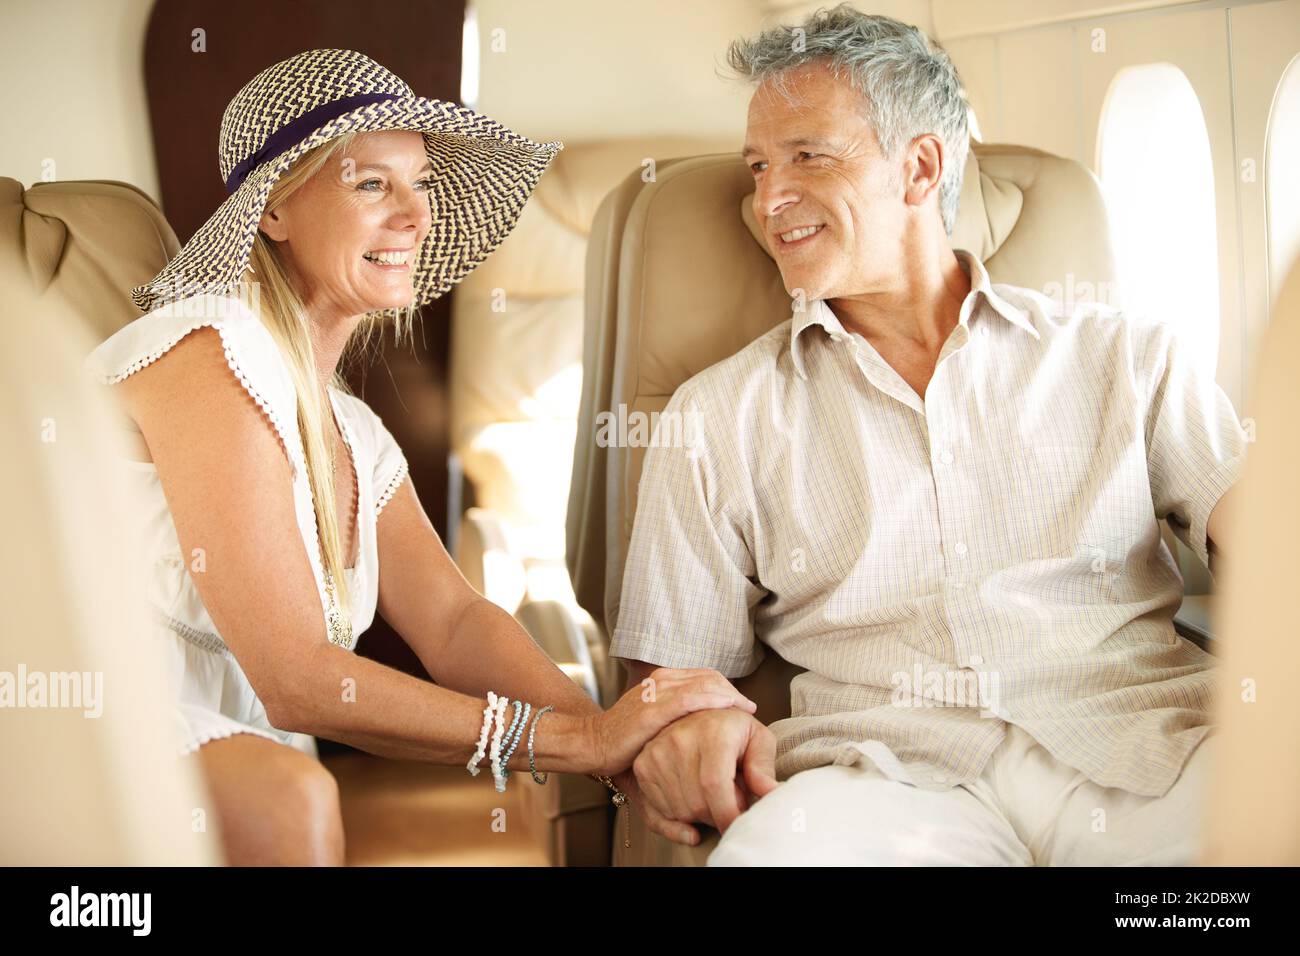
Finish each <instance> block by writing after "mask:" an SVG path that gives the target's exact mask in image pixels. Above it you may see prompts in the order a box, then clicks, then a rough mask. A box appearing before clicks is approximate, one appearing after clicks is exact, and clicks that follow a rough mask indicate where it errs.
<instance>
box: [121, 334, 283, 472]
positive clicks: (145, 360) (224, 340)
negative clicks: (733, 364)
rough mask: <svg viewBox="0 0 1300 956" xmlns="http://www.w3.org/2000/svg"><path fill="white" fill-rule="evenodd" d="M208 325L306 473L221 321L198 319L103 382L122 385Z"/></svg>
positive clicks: (250, 393)
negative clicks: (188, 336)
mask: <svg viewBox="0 0 1300 956" xmlns="http://www.w3.org/2000/svg"><path fill="white" fill-rule="evenodd" d="M206 325H210V326H212V327H213V328H214V329H216V330H217V334H218V335H220V336H221V344H222V347H223V350H224V351H225V354H226V364H227V365H229V366H230V371H232V372H233V373H234V374H235V377H236V378H237V379H239V384H240V385H242V386H243V387H244V390H245V391H246V392H248V394H249V395H251V396H252V398H253V401H255V402H257V405H258V407H259V408H261V409H262V412H263V414H265V415H266V418H267V420H268V421H269V422H270V423H271V427H272V428H274V429H275V434H276V436H277V437H278V438H279V439H280V445H281V447H283V448H284V453H285V455H286V456H287V457H288V459H289V467H291V468H293V469H294V475H295V476H297V475H299V474H305V473H306V469H305V468H302V470H301V471H300V470H299V469H300V468H301V466H300V464H299V457H300V455H301V453H300V452H299V453H298V454H295V450H296V449H295V447H294V445H293V443H291V442H290V441H289V434H288V431H287V429H286V426H285V425H284V423H283V422H281V421H280V416H279V415H277V414H276V411H275V408H274V407H273V406H272V405H271V404H270V403H269V402H268V401H267V400H266V398H265V397H264V396H263V395H262V393H261V392H259V391H258V390H257V388H256V387H254V385H253V383H252V382H251V381H249V379H248V376H247V375H245V374H244V370H243V369H242V368H241V367H240V364H239V360H238V359H237V358H236V357H235V353H234V350H233V349H232V348H231V343H230V338H229V337H228V336H227V330H226V327H225V325H224V324H223V323H222V322H221V321H220V320H219V319H214V318H210V317H209V318H200V319H197V320H196V321H195V322H194V323H193V324H192V325H190V326H189V327H188V328H186V329H183V330H181V331H180V332H178V333H177V334H176V335H174V336H173V337H172V339H171V340H170V341H169V342H167V343H166V344H165V345H163V346H162V347H160V348H156V349H154V350H153V351H152V352H149V353H148V354H146V355H142V356H141V357H139V358H137V359H135V360H134V361H133V362H131V363H130V364H129V365H127V367H126V369H125V370H124V371H121V372H119V373H117V374H116V375H102V376H100V381H101V382H103V384H105V385H116V384H117V383H118V382H121V381H124V380H125V379H127V378H130V377H131V376H132V375H134V374H135V373H136V372H138V371H140V370H141V369H142V368H145V367H146V366H148V365H152V364H153V363H154V362H156V361H158V359H160V358H162V357H163V356H164V355H166V354H167V353H168V352H169V351H171V349H173V348H174V347H175V346H176V343H177V342H179V341H180V340H181V339H183V338H185V336H187V335H189V334H190V333H191V332H193V331H194V330H195V329H200V328H203V327H204V326H206Z"/></svg>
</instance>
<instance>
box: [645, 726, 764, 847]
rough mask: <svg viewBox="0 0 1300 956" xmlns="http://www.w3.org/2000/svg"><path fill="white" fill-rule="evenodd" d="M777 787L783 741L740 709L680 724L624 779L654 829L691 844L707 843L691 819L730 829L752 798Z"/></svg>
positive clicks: (652, 745)
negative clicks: (778, 743) (778, 757)
mask: <svg viewBox="0 0 1300 956" xmlns="http://www.w3.org/2000/svg"><path fill="white" fill-rule="evenodd" d="M631 777H635V781H636V786H631V781H630V780H629V779H628V778H631ZM742 784H743V786H742ZM776 785H777V780H776V738H775V736H773V734H772V732H771V731H770V730H768V729H767V727H765V726H764V725H763V724H762V723H760V722H759V721H758V720H757V719H756V718H754V717H753V716H752V713H751V712H749V711H746V710H742V709H739V708H734V707H733V708H730V709H726V710H708V711H702V712H699V713H694V714H691V715H690V716H688V717H683V718H682V719H681V720H678V721H676V722H675V723H673V724H672V725H671V726H669V727H667V728H666V729H664V730H663V731H662V732H661V733H660V734H659V735H658V736H657V737H655V738H654V739H653V740H651V741H650V742H649V743H647V744H646V745H645V747H644V748H643V749H642V751H641V753H640V755H639V756H638V757H637V758H636V760H635V762H634V763H633V764H632V773H631V774H624V775H623V776H622V777H621V778H620V779H619V786H620V788H622V789H623V790H624V792H625V793H627V794H628V797H629V798H630V799H631V800H632V801H633V803H634V804H635V805H636V806H637V808H638V809H639V810H640V812H641V816H642V817H643V818H644V819H645V821H646V825H647V826H648V827H649V828H650V829H651V830H653V831H654V832H655V833H658V834H660V835H661V836H664V837H666V838H668V839H669V840H672V841H673V842H674V843H681V844H684V845H686V846H694V845H695V844H697V843H698V842H699V841H700V834H699V831H698V830H696V829H695V827H693V826H690V822H691V821H696V822H699V823H704V824H707V825H709V826H712V827H715V828H716V829H718V830H721V831H723V832H725V831H726V829H727V828H728V827H729V826H731V824H732V823H733V822H734V821H735V819H736V817H738V816H740V814H741V813H743V812H744V811H745V810H746V809H747V808H748V805H749V799H750V798H754V799H757V798H760V797H762V796H764V795H765V794H768V793H770V792H771V791H772V790H773V789H775V787H776Z"/></svg>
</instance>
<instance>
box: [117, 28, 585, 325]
mask: <svg viewBox="0 0 1300 956" xmlns="http://www.w3.org/2000/svg"><path fill="white" fill-rule="evenodd" d="M403 129H407V130H418V131H419V132H421V133H423V134H424V143H425V152H426V153H427V154H428V156H429V159H430V160H431V161H432V163H433V169H434V171H433V177H432V178H433V187H432V189H430V190H429V204H430V206H431V209H432V213H433V225H432V228H431V229H430V230H429V234H428V236H427V237H426V238H425V240H424V245H423V246H421V247H420V251H419V255H418V257H417V259H416V260H415V262H414V263H413V266H412V268H413V270H414V271H413V275H412V287H413V288H414V290H415V297H414V299H413V300H412V302H411V306H412V307H418V306H420V305H423V304H424V303H426V302H429V301H430V300H432V299H435V298H437V297H438V296H439V295H441V294H442V293H444V292H446V291H447V290H448V289H450V288H451V287H452V286H453V285H455V284H456V283H457V282H459V281H460V280H461V279H463V278H464V277H465V276H466V275H468V274H469V273H470V272H471V271H472V270H473V269H474V267H475V266H477V265H478V264H479V263H480V262H482V261H483V260H484V259H485V258H487V256H488V255H489V254H490V253H491V252H492V250H494V249H495V248H496V247H497V246H498V245H500V243H501V241H502V240H503V239H504V238H505V237H506V236H507V235H509V233H510V230H511V229H513V228H514V225H515V221H516V220H517V219H518V217H519V213H520V211H521V210H522V209H523V206H524V203H525V202H526V201H527V200H528V196H529V195H530V194H531V192H532V190H533V187H534V186H536V185H537V181H538V179H539V178H540V177H541V175H542V172H543V171H544V170H545V169H546V167H547V166H548V165H549V164H550V162H551V160H552V159H554V158H555V156H556V154H557V153H558V152H559V151H560V150H561V149H563V148H564V144H563V143H559V142H552V143H535V142H533V141H532V140H530V139H528V138H526V137H523V136H520V135H519V134H517V133H514V132H512V131H511V130H509V129H507V128H506V127H504V126H502V125H501V124H500V123H498V122H496V121H495V120H491V119H489V118H488V117H486V116H483V115H481V114H479V113H476V112H474V111H473V110H470V109H467V108H465V107H463V106H457V105H456V104H454V103H448V102H444V101H442V100H430V99H425V98H424V97H420V96H416V95H415V93H414V92H413V91H412V90H411V88H410V86H408V85H407V84H406V83H405V82H404V81H403V80H401V79H400V78H399V77H397V76H395V75H394V74H393V73H391V72H389V71H388V70H386V69H384V68H383V67H382V66H380V65H379V64H378V63H376V62H375V61H374V60H372V59H370V58H369V57H368V56H365V55H363V54H361V53H357V52H355V51H352V50H308V51H307V52H305V53H299V54H298V55H297V56H292V57H290V58H289V59H287V60H283V61H281V62H279V63H276V64H275V65H274V66H270V67H267V68H266V69H265V70H263V71H262V72H260V73H258V74H257V76H255V77H253V79H252V80H250V81H249V82H248V83H247V84H246V85H245V86H244V88H243V89H241V90H240V91H239V92H238V93H237V94H236V95H235V98H234V99H233V100H231V101H230V104H229V105H228V106H227V107H226V111H225V113H224V114H223V115H222V117H221V142H220V162H221V178H222V180H224V182H225V184H226V191H227V193H229V198H227V199H226V201H225V202H223V203H222V204H221V205H220V206H219V207H218V208H217V211H216V212H215V213H213V214H212V216H211V218H209V219H208V221H207V222H205V223H204V224H203V225H202V226H200V227H199V229H198V231H197V232H195V233H194V235H193V236H192V237H191V238H190V240H189V242H187V243H186V244H185V246H184V247H183V248H182V249H181V251H180V252H179V253H177V254H176V256H175V257H174V258H173V259H172V260H171V261H170V262H169V263H167V267H166V268H165V269H163V270H162V271H161V272H160V273H158V275H156V276H154V277H153V278H152V279H151V280H149V282H147V283H146V284H145V285H142V286H137V287H136V288H134V289H132V290H131V299H132V300H133V301H134V302H135V304H136V305H137V306H139V307H140V308H141V309H143V310H144V311H145V312H150V311H152V310H154V309H157V308H159V307H161V306H163V305H166V304H168V303H169V302H174V301H176V300H178V299H182V298H185V297H187V296H191V295H195V294H197V293H200V292H202V293H213V294H225V293H228V292H231V291H232V290H234V289H236V288H237V287H238V286H239V283H240V281H241V280H242V278H243V275H244V272H245V270H246V269H247V266H248V258H249V254H250V252H251V250H252V248H253V238H254V236H256V234H257V229H258V225H259V223H260V222H261V219H262V210H263V208H264V207H265V205H266V200H267V196H268V195H269V194H270V192H271V187H272V186H274V185H275V182H276V180H278V179H279V178H280V176H281V175H283V174H284V173H285V171H286V170H288V169H289V167H290V166H291V165H293V162H294V161H295V160H296V159H298V158H299V157H300V156H302V155H303V154H304V153H306V152H307V151H308V150H310V149H312V148H314V147H316V146H319V145H321V144H322V143H325V142H328V141H329V140H331V139H334V138H336V137H338V136H340V135H342V134H344V133H349V132H374V131H380V130H403ZM397 311H398V310H396V309H388V310H384V311H383V312H380V313H377V314H380V315H394V316H395V315H396V314H397Z"/></svg>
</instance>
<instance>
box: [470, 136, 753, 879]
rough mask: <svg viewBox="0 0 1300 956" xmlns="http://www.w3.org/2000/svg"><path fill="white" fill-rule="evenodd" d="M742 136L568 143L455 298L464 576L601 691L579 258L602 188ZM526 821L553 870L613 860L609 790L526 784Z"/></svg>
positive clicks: (570, 781) (607, 670) (603, 659)
mask: <svg viewBox="0 0 1300 956" xmlns="http://www.w3.org/2000/svg"><path fill="white" fill-rule="evenodd" d="M731 145H732V144H731V143H730V142H727V141H723V140H720V139H719V140H707V139H700V138H679V137H652V138H645V139H627V140H611V141H601V142H593V143H572V142H571V143H566V144H565V148H564V151H563V152H561V153H560V155H559V156H557V157H556V159H555V162H554V163H553V164H552V165H551V168H550V169H548V170H547V172H546V175H545V176H543V177H542V179H541V182H540V183H539V184H538V186H537V189H536V190H535V191H534V192H533V195H532V197H531V199H530V201H529V203H528V205H527V206H525V207H524V211H523V214H522V215H521V216H520V218H519V222H518V224H517V225H516V226H515V229H514V230H513V231H512V232H511V234H510V235H509V236H508V237H507V238H506V240H505V241H504V242H503V243H502V244H501V246H500V247H499V248H498V249H497V250H496V251H495V252H494V253H493V254H492V255H491V256H490V257H489V258H488V259H487V260H486V261H485V262H484V263H483V264H482V265H480V266H479V267H478V268H477V269H476V270H475V271H474V272H473V273H471V274H470V275H469V276H467V277H466V278H465V280H464V281H463V282H462V283H460V285H459V286H458V287H457V288H456V291H455V294H454V298H453V301H452V336H451V340H452V357H451V412H452V422H451V428H452V448H453V451H454V452H455V454H456V455H457V457H458V458H459V460H460V462H461V466H462V468H463V470H464V474H465V477H466V478H467V479H468V481H469V483H470V484H471V485H472V488H473V493H474V497H475V499H476V507H474V508H471V509H469V510H468V511H467V512H466V513H465V515H464V517H463V519H462V520H461V522H460V526H459V528H458V533H457V537H456V541H455V544H454V548H453V551H454V554H455V557H456V562H457V564H458V566H459V567H460V568H461V570H462V572H463V573H464V574H465V576H466V578H467V579H468V580H469V582H470V583H471V584H472V585H474V587H475V588H477V589H478V590H479V591H480V592H481V593H482V594H484V595H485V596H487V597H488V598H489V599H490V600H492V601H494V602H495V603H497V604H499V605H501V606H502V607H504V608H505V609H506V610H508V611H510V612H511V613H512V614H514V615H515V617H516V619H517V620H518V621H519V622H520V624H522V625H523V626H524V628H525V629H526V630H527V631H528V632H529V633H530V634H531V635H532V636H533V638H534V639H535V640H536V641H537V642H538V644H539V645H541V647H542V648H543V649H544V650H545V651H546V653H547V654H548V655H549V656H550V657H551V659H552V660H553V661H554V662H555V663H556V664H557V666H559V667H560V668H561V669H562V670H563V671H564V672H565V673H567V674H568V675H569V676H570V677H571V678H572V679H573V680H574V681H575V682H576V683H577V684H579V685H580V686H581V687H583V688H584V689H585V690H586V691H587V693H589V694H590V695H591V696H592V697H593V698H595V699H596V700H598V701H600V702H601V703H602V704H604V705H606V706H608V705H609V704H612V703H613V701H614V700H615V699H617V697H618V696H619V693H620V691H621V686H622V673H621V668H618V667H611V663H610V661H609V660H608V658H607V656H606V653H605V648H606V646H607V641H606V640H605V637H604V634H603V632H602V630H601V628H600V626H599V625H598V624H597V623H596V621H595V620H594V619H593V618H592V617H591V616H590V615H589V614H588V613H587V612H586V611H585V610H583V609H582V608H581V607H580V606H579V605H578V603H577V602H576V600H575V599H574V596H573V589H572V586H571V585H570V583H569V574H568V570H567V568H566V567H565V564H564V550H565V531H564V512H565V507H566V502H567V500H568V493H569V476H570V473H571V471H572V465H573V446H574V435H575V432H576V425H577V417H578V403H579V396H580V393H581V386H582V335H583V332H582V329H583V289H584V287H585V284H586V276H585V273H584V266H585V261H586V256H587V245H588V237H589V234H590V232H591V226H592V219H593V217H594V216H595V214H596V209H597V207H598V206H599V205H600V203H601V200H602V199H603V197H604V196H605V195H606V194H607V193H608V192H609V191H610V189H612V188H613V187H614V186H615V185H616V184H617V183H618V182H619V181H620V180H622V179H623V178H624V177H626V176H628V175H629V174H631V175H633V176H634V177H635V178H636V179H637V181H638V182H639V181H640V176H641V175H642V173H643V170H646V169H647V168H648V167H647V165H646V160H653V165H654V166H655V167H660V166H661V165H662V162H663V157H671V156H677V155H690V154H694V153H699V152H703V151H708V150H712V149H725V148H728V147H730V146H731ZM524 793H525V800H526V807H527V812H528V821H527V826H528V827H529V828H530V830H532V831H533V832H535V833H537V834H539V835H540V836H541V837H542V838H543V839H544V841H545V843H546V844H547V846H548V848H549V853H550V857H551V861H552V863H553V864H555V865H575V864H602V863H607V862H608V861H609V855H610V848H609V827H608V809H609V806H610V804H609V797H608V793H607V791H606V790H605V789H604V788H603V787H601V786H600V785H599V784H597V783H596V782H595V781H593V780H590V779H588V778H586V777H580V776H579V777H574V776H568V775H560V774H557V775H555V776H554V777H553V779H552V780H551V782H550V783H549V784H548V785H547V786H546V787H534V786H532V785H531V783H527V784H526V785H525V789H524Z"/></svg>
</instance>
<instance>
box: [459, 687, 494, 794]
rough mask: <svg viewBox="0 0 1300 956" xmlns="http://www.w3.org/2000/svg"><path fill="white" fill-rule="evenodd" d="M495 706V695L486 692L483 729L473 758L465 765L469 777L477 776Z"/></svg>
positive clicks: (485, 748)
mask: <svg viewBox="0 0 1300 956" xmlns="http://www.w3.org/2000/svg"><path fill="white" fill-rule="evenodd" d="M496 705H497V695H496V694H494V693H492V691H488V694H487V706H486V707H484V708H483V727H482V729H481V730H480V731H479V734H478V745H477V746H476V747H475V748H474V756H472V757H470V758H469V763H467V764H466V765H465V769H466V770H468V771H469V772H470V776H472V777H477V776H478V765H479V762H480V761H482V759H483V757H484V756H485V751H486V750H487V740H488V727H489V726H490V725H491V723H492V711H493V710H495V709H496Z"/></svg>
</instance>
